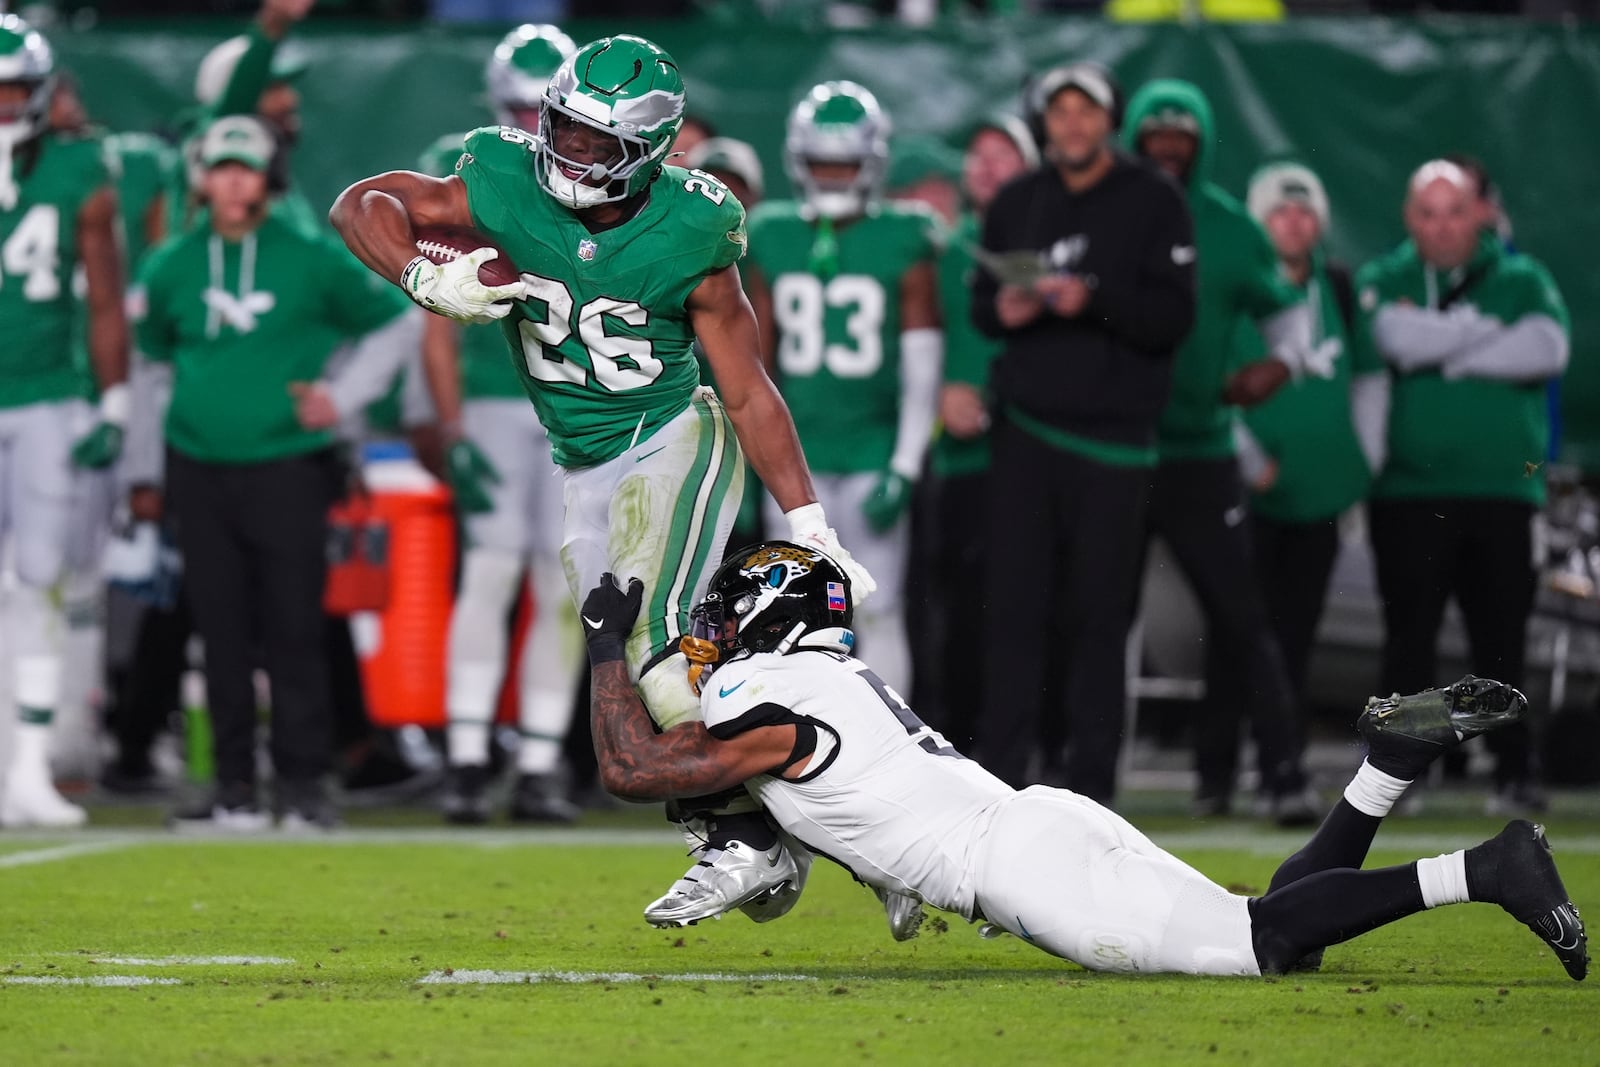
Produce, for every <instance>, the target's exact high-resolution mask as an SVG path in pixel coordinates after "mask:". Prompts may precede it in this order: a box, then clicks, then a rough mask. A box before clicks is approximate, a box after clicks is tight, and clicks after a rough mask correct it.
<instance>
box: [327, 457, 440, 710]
mask: <svg viewBox="0 0 1600 1067" xmlns="http://www.w3.org/2000/svg"><path fill="white" fill-rule="evenodd" d="M367 460H368V462H367V463H366V465H365V467H364V470H363V477H364V479H365V481H366V484H367V488H368V490H369V491H370V493H371V499H372V508H371V516H372V518H373V519H375V520H377V521H378V522H380V523H382V524H383V525H384V526H385V527H386V528H387V530H388V545H387V549H388V551H387V557H388V568H389V582H388V604H387V606H386V607H384V608H383V610H381V611H373V612H358V613H356V614H354V615H352V616H351V618H350V627H351V632H352V634H353V636H354V638H355V645H356V653H357V655H359V656H360V659H361V680H362V684H363V688H364V689H365V690H366V697H367V712H368V715H369V716H370V718H371V719H372V722H373V723H374V725H377V726H388V727H394V726H423V727H442V726H444V725H445V707H444V703H445V661H446V654H445V653H446V649H447V646H448V641H449V633H450V609H451V605H452V603H453V601H454V597H455V589H454V581H455V560H456V528H455V520H454V517H453V515H452V514H451V500H450V491H449V489H447V488H446V487H445V486H444V485H443V484H441V483H440V482H439V481H438V480H437V479H435V478H434V477H433V476H432V475H430V474H428V472H427V471H425V470H423V469H422V467H421V466H419V465H418V464H417V463H416V461H415V460H412V459H410V458H409V456H408V454H407V453H405V452H404V451H401V452H399V453H398V454H395V453H391V452H388V451H387V450H380V449H378V448H369V449H368V451H367Z"/></svg>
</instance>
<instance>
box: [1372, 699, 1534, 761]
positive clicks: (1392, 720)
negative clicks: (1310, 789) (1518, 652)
mask: <svg viewBox="0 0 1600 1067" xmlns="http://www.w3.org/2000/svg"><path fill="white" fill-rule="evenodd" d="M1527 710H1528V699H1527V698H1526V697H1524V696H1523V695H1522V694H1521V693H1519V692H1517V691H1516V690H1515V689H1513V688H1512V687H1511V686H1509V685H1506V684H1504V683H1502V682H1496V681H1494V680H1493V679H1490V678H1474V677H1473V676H1472V675H1470V674H1469V675H1467V676H1466V677H1465V678H1463V679H1461V680H1460V681H1459V682H1457V683H1455V684H1454V685H1448V686H1445V687H1444V688H1443V689H1426V690H1424V691H1422V692H1420V693H1415V694H1413V695H1411V696H1401V695H1400V694H1398V693H1396V694H1395V695H1394V696H1391V697H1388V698H1386V699H1382V700H1380V699H1379V698H1377V697H1373V698H1372V699H1370V700H1368V701H1367V706H1366V708H1365V709H1363V710H1362V712H1361V717H1360V718H1358V719H1357V720H1356V730H1357V731H1359V732H1360V734H1361V736H1362V738H1364V739H1365V740H1366V742H1367V760H1368V762H1370V763H1371V764H1372V765H1373V766H1374V767H1376V768H1377V769H1378V770H1380V771H1382V772H1384V773H1385V774H1389V775H1393V776H1394V777H1396V778H1400V779H1402V780H1404V781H1408V782H1409V781H1415V780H1416V779H1417V778H1418V777H1419V776H1420V775H1421V774H1422V772H1423V771H1425V770H1427V769H1428V765H1429V764H1431V763H1432V762H1433V761H1434V758H1435V757H1437V756H1438V755H1439V753H1441V752H1443V751H1445V750H1446V749H1449V748H1454V747H1455V746H1457V745H1459V744H1460V743H1461V742H1463V741H1465V740H1466V739H1467V738H1469V737H1477V736H1478V735H1479V734H1481V733H1487V732H1488V731H1490V730H1496V729H1499V728H1500V727H1502V726H1507V725H1509V724H1511V723H1514V722H1517V721H1518V720H1519V719H1521V718H1522V716H1523V714H1524V713H1526V711H1527Z"/></svg>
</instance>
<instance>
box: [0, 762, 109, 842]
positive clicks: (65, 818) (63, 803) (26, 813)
mask: <svg viewBox="0 0 1600 1067" xmlns="http://www.w3.org/2000/svg"><path fill="white" fill-rule="evenodd" d="M88 821H89V813H88V812H86V811H84V810H83V809H82V808H80V807H78V805H76V804H74V803H72V802H71V801H70V800H68V799H67V798H66V797H64V796H62V795H61V794H60V793H58V792H56V787H55V783H53V782H52V781H51V780H50V776H49V775H48V774H45V773H44V772H43V771H42V770H36V771H33V772H32V773H29V772H28V771H26V770H19V769H17V768H13V769H12V771H11V773H10V774H9V775H8V776H7V777H6V784H5V789H4V791H3V792H0V826H4V827H7V828H8V829H18V828H21V827H25V826H38V827H44V828H46V829H71V828H74V827H78V826H82V825H83V824H84V823H86V822H88Z"/></svg>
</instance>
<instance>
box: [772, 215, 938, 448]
mask: <svg viewBox="0 0 1600 1067" xmlns="http://www.w3.org/2000/svg"><path fill="white" fill-rule="evenodd" d="M817 226H818V224H817V223H816V222H815V221H813V220H812V219H810V218H807V217H806V216H805V215H803V214H802V213H801V210H800V205H799V204H798V203H797V202H794V201H769V202H767V203H765V204H762V205H761V206H760V207H758V208H756V209H755V211H754V212H753V213H752V214H751V217H750V259H751V261H752V262H753V263H754V264H755V265H756V267H757V268H758V269H759V270H760V271H761V275H762V277H763V278H765V279H766V283H767V287H768V289H769V291H770V292H771V294H772V317H773V321H774V325H775V326H776V328H777V334H778V359H777V363H778V387H779V389H780V390H781V391H782V393H783V398H784V400H785V401H786V402H787V403H788V405H789V411H790V413H791V414H792V415H793V417H794V425H795V430H796V431H797V432H798V433H799V435H800V445H801V447H802V448H803V449H804V451H805V454H806V462H807V463H808V464H810V466H811V469H812V470H815V471H821V472H824V473H829V474H850V473H854V472H857V471H874V470H882V469H883V468H884V467H886V466H888V464H889V457H890V456H891V455H892V454H893V453H894V445H895V433H896V431H897V429H898V423H899V417H900V282H901V279H902V277H903V276H904V275H905V273H906V271H908V270H910V269H911V268H912V267H914V266H915V265H916V264H918V263H920V262H923V261H926V260H931V259H933V258H934V256H935V255H936V254H937V249H938V238H937V226H938V223H937V222H936V220H935V219H934V217H933V215H932V214H931V213H929V212H928V211H927V210H925V209H923V208H921V207H919V206H914V205H901V204H879V205H874V206H873V207H871V208H869V209H868V211H867V214H865V215H864V216H862V217H861V218H858V219H854V220H852V221H850V222H848V223H846V224H844V225H842V226H840V227H839V228H838V230H837V232H836V240H837V244H838V254H837V259H836V266H837V269H836V270H831V271H828V272H826V273H824V272H819V271H818V269H817V265H816V264H814V263H813V256H814V252H813V250H814V248H815V247H816V245H817ZM824 240H826V239H825V238H824ZM830 258H831V257H830ZM829 266H830V267H831V266H833V265H832V264H830V265H829Z"/></svg>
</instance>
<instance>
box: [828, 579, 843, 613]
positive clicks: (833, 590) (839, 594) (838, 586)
mask: <svg viewBox="0 0 1600 1067" xmlns="http://www.w3.org/2000/svg"><path fill="white" fill-rule="evenodd" d="M828 610H829V611H843V610H844V584H843V583H841V582H829V583H828Z"/></svg>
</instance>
